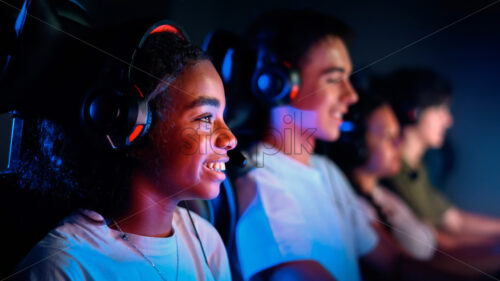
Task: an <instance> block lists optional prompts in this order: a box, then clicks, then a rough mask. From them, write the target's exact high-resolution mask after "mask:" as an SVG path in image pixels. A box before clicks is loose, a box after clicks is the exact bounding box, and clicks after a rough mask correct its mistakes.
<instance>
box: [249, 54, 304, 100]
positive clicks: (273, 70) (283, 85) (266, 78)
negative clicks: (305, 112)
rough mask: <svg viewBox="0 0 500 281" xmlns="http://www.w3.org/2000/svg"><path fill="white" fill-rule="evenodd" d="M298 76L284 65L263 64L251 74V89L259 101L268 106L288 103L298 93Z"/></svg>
mask: <svg viewBox="0 0 500 281" xmlns="http://www.w3.org/2000/svg"><path fill="white" fill-rule="evenodd" d="M299 85H300V76H299V74H298V72H297V71H296V70H294V69H293V68H291V67H290V68H289V67H286V66H285V65H277V64H274V63H272V64H265V63H263V66H261V67H259V68H258V69H257V70H256V71H255V72H254V75H253V76H252V91H253V93H254V95H255V96H256V97H257V99H259V100H260V101H262V102H264V103H265V104H268V105H269V106H271V107H273V106H277V105H283V104H288V103H290V101H291V100H292V99H294V98H295V97H296V95H297V93H298V90H299Z"/></svg>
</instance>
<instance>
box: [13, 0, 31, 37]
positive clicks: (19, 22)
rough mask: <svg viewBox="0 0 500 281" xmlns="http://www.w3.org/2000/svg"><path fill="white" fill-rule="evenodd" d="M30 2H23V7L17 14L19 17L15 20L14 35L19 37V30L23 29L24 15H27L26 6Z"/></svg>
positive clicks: (28, 0)
mask: <svg viewBox="0 0 500 281" xmlns="http://www.w3.org/2000/svg"><path fill="white" fill-rule="evenodd" d="M30 2H31V1H30V0H26V1H24V4H23V7H22V8H21V11H20V12H19V15H18V16H17V19H16V25H15V27H14V28H15V30H16V35H17V37H19V35H20V34H21V30H22V29H23V26H24V22H25V21H26V14H28V6H29V4H30Z"/></svg>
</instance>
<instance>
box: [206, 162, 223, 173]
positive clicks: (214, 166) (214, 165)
mask: <svg viewBox="0 0 500 281" xmlns="http://www.w3.org/2000/svg"><path fill="white" fill-rule="evenodd" d="M206 166H207V168H209V169H211V170H215V171H225V170H226V164H225V163H224V162H210V163H207V164H206Z"/></svg>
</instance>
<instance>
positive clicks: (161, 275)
mask: <svg viewBox="0 0 500 281" xmlns="http://www.w3.org/2000/svg"><path fill="white" fill-rule="evenodd" d="M113 224H114V225H115V226H116V228H118V230H119V231H120V236H121V238H122V239H123V240H125V241H126V242H127V243H128V244H129V245H130V246H132V248H134V249H135V250H136V251H137V252H138V253H139V254H140V255H141V256H142V257H143V258H144V259H145V260H146V261H147V262H148V263H149V264H150V265H151V266H152V267H153V268H154V269H155V270H156V272H158V275H160V277H161V279H162V280H164V281H167V278H165V276H163V274H162V273H161V271H160V269H159V268H158V267H156V265H155V264H154V262H152V261H151V260H150V259H149V258H148V257H147V256H146V255H145V254H144V253H143V252H142V251H141V250H139V248H137V247H136V246H135V244H134V243H132V241H130V239H129V237H128V235H127V234H126V233H125V232H123V230H122V229H121V228H120V226H119V225H118V223H117V222H116V221H115V220H113ZM175 248H176V251H177V258H176V259H177V260H176V265H175V281H177V279H178V277H179V244H178V243H177V235H175Z"/></svg>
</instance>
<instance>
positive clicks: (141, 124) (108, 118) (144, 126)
mask: <svg viewBox="0 0 500 281" xmlns="http://www.w3.org/2000/svg"><path fill="white" fill-rule="evenodd" d="M127 91H131V92H132V93H130V92H129V93H127ZM134 91H135V93H134ZM137 97H138V93H137V92H136V90H135V89H133V88H132V87H129V88H125V89H124V90H116V89H109V88H104V89H98V90H96V91H94V92H92V93H90V94H89V95H88V98H87V100H86V101H85V102H84V106H83V110H82V115H83V120H84V123H85V125H86V126H87V127H90V128H89V129H91V130H93V131H95V132H97V133H98V134H100V135H102V136H105V137H106V138H107V140H108V142H109V143H110V145H111V147H112V148H115V149H117V148H123V147H126V146H129V145H131V144H132V143H133V142H134V141H136V140H138V139H139V137H140V136H141V135H143V134H145V132H146V131H147V130H148V129H149V126H150V124H151V117H152V116H151V111H150V109H149V105H148V103H147V102H146V101H145V100H144V99H141V98H137Z"/></svg>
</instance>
